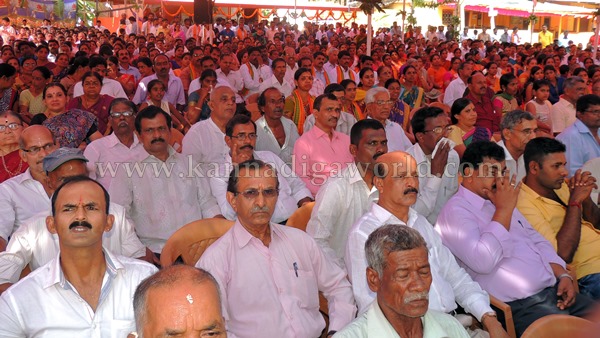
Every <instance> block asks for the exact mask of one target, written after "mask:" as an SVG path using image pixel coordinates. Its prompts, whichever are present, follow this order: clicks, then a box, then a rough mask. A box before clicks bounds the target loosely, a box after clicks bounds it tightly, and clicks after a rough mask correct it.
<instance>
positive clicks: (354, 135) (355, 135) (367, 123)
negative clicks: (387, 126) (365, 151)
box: [350, 119, 384, 146]
mask: <svg viewBox="0 0 600 338" xmlns="http://www.w3.org/2000/svg"><path fill="white" fill-rule="evenodd" d="M367 129H372V130H379V129H384V127H383V124H381V122H379V121H377V120H374V119H364V120H360V121H357V122H356V123H355V124H354V125H353V126H352V129H350V144H354V145H355V146H358V143H360V139H361V138H362V134H363V131H364V130H367Z"/></svg>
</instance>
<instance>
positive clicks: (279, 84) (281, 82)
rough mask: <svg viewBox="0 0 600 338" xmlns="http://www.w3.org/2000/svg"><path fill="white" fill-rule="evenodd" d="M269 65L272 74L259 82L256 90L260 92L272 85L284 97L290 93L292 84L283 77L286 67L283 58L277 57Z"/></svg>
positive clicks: (292, 88)
mask: <svg viewBox="0 0 600 338" xmlns="http://www.w3.org/2000/svg"><path fill="white" fill-rule="evenodd" d="M271 67H272V68H273V75H272V76H271V77H270V78H268V79H266V80H265V81H263V83H261V84H260V86H259V87H258V91H259V92H260V93H262V92H264V91H265V90H266V89H267V88H271V87H274V88H277V89H278V90H279V91H280V92H281V93H283V95H284V96H285V97H288V96H290V95H292V91H293V90H294V86H292V84H290V82H288V81H287V80H286V79H285V74H286V67H287V66H286V63H285V60H284V59H282V58H277V59H275V60H273V64H271Z"/></svg>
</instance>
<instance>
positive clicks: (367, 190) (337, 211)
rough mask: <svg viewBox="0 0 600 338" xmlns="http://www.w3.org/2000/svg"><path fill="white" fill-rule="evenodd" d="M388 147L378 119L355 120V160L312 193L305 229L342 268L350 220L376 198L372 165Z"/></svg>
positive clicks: (352, 135) (352, 149)
mask: <svg viewBox="0 0 600 338" xmlns="http://www.w3.org/2000/svg"><path fill="white" fill-rule="evenodd" d="M387 149H388V147H387V137H386V135H385V129H384V128H383V125H382V124H381V123H380V122H379V121H376V120H373V119H365V120H361V121H358V122H356V124H354V126H353V127H352V131H351V133H350V153H351V154H352V157H354V163H350V164H349V165H348V167H347V168H345V169H344V170H342V171H341V172H340V174H339V175H336V176H333V177H330V178H329V179H327V181H326V182H325V184H324V185H323V186H322V187H321V189H319V193H318V194H317V196H316V197H315V200H316V203H315V206H314V208H313V212H312V215H311V217H310V220H309V221H308V225H307V226H306V232H307V233H308V234H309V235H311V236H312V237H313V238H314V239H315V241H316V242H317V244H318V245H319V246H320V247H321V249H322V250H323V252H324V253H325V254H327V255H328V256H329V258H330V259H332V260H333V261H335V262H336V263H337V264H338V265H339V266H341V267H344V268H345V265H344V253H345V252H346V242H347V240H348V233H349V232H350V228H351V227H352V224H354V222H356V220H358V219H359V218H360V216H362V215H363V214H364V213H365V212H367V211H368V208H369V205H370V202H372V201H375V200H376V199H377V189H375V187H373V176H374V172H373V168H374V166H375V160H377V158H378V157H379V156H381V155H383V154H385V153H387ZM341 196H343V198H341Z"/></svg>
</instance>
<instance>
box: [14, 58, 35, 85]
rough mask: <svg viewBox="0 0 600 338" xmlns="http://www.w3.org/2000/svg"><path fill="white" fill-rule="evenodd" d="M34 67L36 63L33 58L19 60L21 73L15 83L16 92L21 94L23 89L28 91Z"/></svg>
mask: <svg viewBox="0 0 600 338" xmlns="http://www.w3.org/2000/svg"><path fill="white" fill-rule="evenodd" d="M35 67H37V62H36V61H35V59H34V58H33V56H25V57H24V58H23V60H21V72H20V73H19V76H17V79H16V81H15V86H16V88H17V90H18V91H20V92H21V91H23V90H25V89H29V87H30V86H31V79H32V73H33V70H34V69H35Z"/></svg>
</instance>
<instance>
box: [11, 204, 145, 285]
mask: <svg viewBox="0 0 600 338" xmlns="http://www.w3.org/2000/svg"><path fill="white" fill-rule="evenodd" d="M109 213H110V214H111V215H114V216H115V222H114V224H113V227H112V229H111V230H110V231H109V232H105V233H104V235H103V237H102V246H103V247H104V248H105V249H107V250H109V251H110V252H112V253H114V254H115V255H120V256H126V257H131V258H138V257H143V256H144V255H145V254H146V247H145V246H144V245H143V244H142V242H140V240H139V238H138V237H137V235H136V234H135V230H134V225H133V223H132V222H131V221H130V220H129V219H128V218H127V217H126V216H125V208H123V207H122V206H120V205H118V204H116V203H112V202H111V203H110V209H109ZM50 214H51V211H50V209H48V210H47V211H46V212H42V213H39V214H37V215H36V216H34V217H32V218H30V219H28V220H27V221H26V222H25V223H23V225H21V227H19V229H18V230H17V231H15V233H14V234H12V236H11V238H10V241H9V242H8V246H7V247H6V251H4V252H0V284H3V283H16V282H17V281H18V280H19V276H20V274H21V271H23V269H24V268H25V266H27V264H29V267H30V268H31V270H32V271H33V270H35V269H37V268H39V267H41V266H43V265H46V264H47V263H48V262H50V261H51V260H52V259H54V258H55V257H56V254H57V253H58V251H59V250H60V247H59V245H58V235H56V234H51V233H50V231H48V229H47V228H46V217H47V216H48V215H50Z"/></svg>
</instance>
